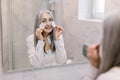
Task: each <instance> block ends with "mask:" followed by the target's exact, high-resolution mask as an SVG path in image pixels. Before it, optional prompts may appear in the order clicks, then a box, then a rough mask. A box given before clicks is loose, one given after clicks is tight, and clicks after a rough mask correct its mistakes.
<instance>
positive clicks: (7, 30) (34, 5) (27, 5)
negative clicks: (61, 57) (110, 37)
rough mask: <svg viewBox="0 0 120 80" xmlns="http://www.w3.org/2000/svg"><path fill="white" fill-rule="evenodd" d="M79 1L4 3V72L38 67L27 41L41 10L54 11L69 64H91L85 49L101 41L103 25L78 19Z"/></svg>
mask: <svg viewBox="0 0 120 80" xmlns="http://www.w3.org/2000/svg"><path fill="white" fill-rule="evenodd" d="M78 2H79V0H75V1H72V0H34V1H33V0H1V5H2V39H3V40H2V41H3V50H2V51H3V68H4V70H5V71H18V70H26V69H33V68H36V67H33V66H32V65H31V63H30V60H29V57H28V54H27V43H26V38H27V37H28V36H29V35H31V34H33V33H34V22H35V16H36V14H37V13H38V12H39V11H40V10H41V9H48V10H49V11H51V12H52V14H53V16H54V20H55V23H56V24H57V25H60V26H62V27H63V28H64V33H63V38H64V47H65V50H66V55H67V59H66V60H68V63H67V64H75V63H79V64H80V63H84V62H88V60H87V59H86V58H85V57H84V56H83V55H82V46H83V44H84V43H88V44H93V43H96V42H99V40H100V38H101V30H102V27H101V26H102V24H101V22H92V21H80V20H78V17H77V16H78V14H77V13H78ZM63 65H66V64H63ZM54 66H59V65H54ZM45 67H46V66H45ZM47 67H48V66H47ZM49 67H51V66H49ZM37 68H38V67H37ZM40 68H41V67H40ZM42 68H43V67H42Z"/></svg>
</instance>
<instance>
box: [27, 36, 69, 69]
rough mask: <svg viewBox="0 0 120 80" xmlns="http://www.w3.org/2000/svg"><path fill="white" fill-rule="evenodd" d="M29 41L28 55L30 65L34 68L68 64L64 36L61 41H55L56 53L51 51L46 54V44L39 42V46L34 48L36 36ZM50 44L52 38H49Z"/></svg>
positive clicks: (30, 37)
mask: <svg viewBox="0 0 120 80" xmlns="http://www.w3.org/2000/svg"><path fill="white" fill-rule="evenodd" d="M26 41H27V53H28V57H29V60H30V63H31V64H32V66H34V67H40V66H41V67H43V66H52V65H59V64H64V63H65V62H66V59H67V57H66V51H65V48H64V41H63V37H62V35H61V36H60V37H59V40H56V41H55V47H56V51H55V52H54V53H53V52H52V51H51V50H49V51H47V53H45V52H44V49H43V47H44V44H45V42H43V41H40V40H38V43H37V46H36V48H35V46H34V35H33V34H32V35H30V36H28V37H27V39H26ZM48 41H49V42H50V37H48Z"/></svg>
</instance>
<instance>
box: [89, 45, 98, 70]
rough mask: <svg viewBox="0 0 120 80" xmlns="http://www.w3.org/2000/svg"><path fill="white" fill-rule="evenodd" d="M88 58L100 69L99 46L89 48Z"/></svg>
mask: <svg viewBox="0 0 120 80" xmlns="http://www.w3.org/2000/svg"><path fill="white" fill-rule="evenodd" d="M87 57H88V59H89V60H90V62H91V64H92V65H93V66H94V67H96V68H99V67H100V55H99V44H94V45H92V46H90V47H88V54H87Z"/></svg>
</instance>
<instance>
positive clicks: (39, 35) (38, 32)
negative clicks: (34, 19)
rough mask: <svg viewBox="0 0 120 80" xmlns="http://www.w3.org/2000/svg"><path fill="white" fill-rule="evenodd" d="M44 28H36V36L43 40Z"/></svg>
mask: <svg viewBox="0 0 120 80" xmlns="http://www.w3.org/2000/svg"><path fill="white" fill-rule="evenodd" d="M42 31H43V30H42V29H40V28H37V29H36V32H35V34H36V37H37V38H38V39H39V40H42V39H43V36H42V34H41V33H42Z"/></svg>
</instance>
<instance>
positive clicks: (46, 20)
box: [41, 13, 53, 33]
mask: <svg viewBox="0 0 120 80" xmlns="http://www.w3.org/2000/svg"><path fill="white" fill-rule="evenodd" d="M52 21H53V18H52V16H50V14H48V13H42V16H41V23H43V24H45V27H44V29H43V31H44V32H46V33H50V32H51V31H52V29H53V27H52Z"/></svg>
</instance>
